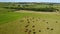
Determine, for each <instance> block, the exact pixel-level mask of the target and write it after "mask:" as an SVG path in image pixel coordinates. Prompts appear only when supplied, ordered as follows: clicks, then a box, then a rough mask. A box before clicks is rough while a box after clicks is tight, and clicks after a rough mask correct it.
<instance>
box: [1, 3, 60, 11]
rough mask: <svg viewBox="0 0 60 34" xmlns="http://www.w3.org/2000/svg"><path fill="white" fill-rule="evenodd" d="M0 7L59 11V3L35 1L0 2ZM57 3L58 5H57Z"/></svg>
mask: <svg viewBox="0 0 60 34" xmlns="http://www.w3.org/2000/svg"><path fill="white" fill-rule="evenodd" d="M0 4H1V5H0V7H1V6H2V7H3V8H6V9H13V10H32V11H45V12H54V11H59V8H58V6H59V7H60V3H36V2H31V3H29V2H18V3H11V2H9V3H1V2H0ZM57 5H58V6H57Z"/></svg>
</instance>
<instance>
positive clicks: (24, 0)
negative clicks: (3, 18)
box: [0, 0, 60, 3]
mask: <svg viewBox="0 0 60 34" xmlns="http://www.w3.org/2000/svg"><path fill="white" fill-rule="evenodd" d="M0 2H53V3H60V0H0Z"/></svg>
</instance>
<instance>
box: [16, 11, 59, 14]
mask: <svg viewBox="0 0 60 34" xmlns="http://www.w3.org/2000/svg"><path fill="white" fill-rule="evenodd" d="M16 12H22V13H42V14H57V15H60V13H59V12H42V11H41V12H37V11H29V10H19V11H16Z"/></svg>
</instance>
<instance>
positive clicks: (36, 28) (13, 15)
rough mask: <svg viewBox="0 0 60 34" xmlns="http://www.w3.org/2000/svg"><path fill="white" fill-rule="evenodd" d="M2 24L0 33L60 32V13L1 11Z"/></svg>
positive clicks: (42, 33) (56, 33) (0, 22)
mask: <svg viewBox="0 0 60 34" xmlns="http://www.w3.org/2000/svg"><path fill="white" fill-rule="evenodd" d="M7 22H8V23H7ZM3 23H4V24H3ZM0 24H1V25H0V34H28V33H30V34H33V32H35V33H36V34H60V15H57V14H42V13H27V12H26V13H22V12H20V13H18V12H9V13H0ZM25 30H26V31H25ZM27 30H28V32H27ZM29 31H31V32H29Z"/></svg>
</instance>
